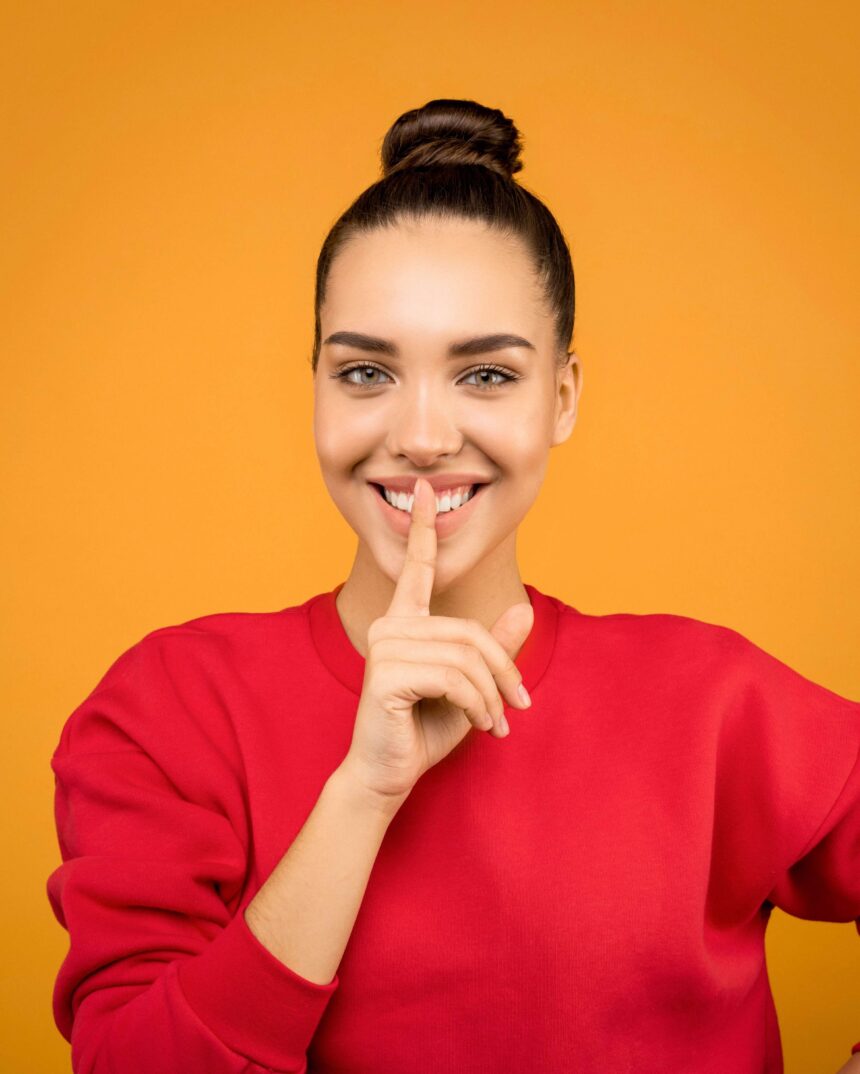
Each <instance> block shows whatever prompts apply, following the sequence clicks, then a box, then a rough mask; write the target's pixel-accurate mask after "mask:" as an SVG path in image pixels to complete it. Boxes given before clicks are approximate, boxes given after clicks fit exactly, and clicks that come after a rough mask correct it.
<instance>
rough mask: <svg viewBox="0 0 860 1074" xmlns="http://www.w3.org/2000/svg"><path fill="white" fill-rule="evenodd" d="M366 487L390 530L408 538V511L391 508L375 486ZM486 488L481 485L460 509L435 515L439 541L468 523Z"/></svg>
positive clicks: (409, 521)
mask: <svg viewBox="0 0 860 1074" xmlns="http://www.w3.org/2000/svg"><path fill="white" fill-rule="evenodd" d="M367 487H368V488H369V489H370V491H371V493H372V494H373V498H374V499H375V500H376V502H377V503H378V504H379V508H380V510H381V511H382V514H383V517H384V518H385V521H386V522H387V523H388V525H389V526H390V527H391V529H392V530H394V532H395V533H396V534H398V535H399V536H401V537H408V536H409V526H410V525H411V523H412V515H411V514H410V513H409V512H408V511H400V510H398V509H397V508H396V507H392V506H391V504H390V503H389V502H388V500H386V499H385V497H384V496H382V495H381V494H380V492H379V490H378V489H377V487H376V486H375V485H370V484H369V485H368V486H367ZM488 487H489V486H488V485H481V487H480V488H479V489H478V491H477V492H476V493H475V495H474V496H472V497H471V498H470V499H469V500H468V501H467V502H466V503H464V504H463V506H462V507H458V508H457V509H456V511H445V512H443V513H441V514H439V513H437V515H436V536H437V537H438V538H439V539H440V540H441V539H442V538H444V537H448V536H449V535H450V534H452V533H455V532H456V531H457V530H458V529H460V527H461V526H464V525H465V524H466V523H467V522H468V521H469V519H470V518H471V517H472V515H473V514H474V511H475V503H476V501H478V500H480V499H482V498H483V495H484V493H485V492H486V490H487V488H488Z"/></svg>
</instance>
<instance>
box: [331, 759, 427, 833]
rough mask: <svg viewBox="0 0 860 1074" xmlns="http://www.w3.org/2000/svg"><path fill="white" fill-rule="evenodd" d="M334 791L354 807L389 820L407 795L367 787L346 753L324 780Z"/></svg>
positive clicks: (395, 813) (407, 793)
mask: <svg viewBox="0 0 860 1074" xmlns="http://www.w3.org/2000/svg"><path fill="white" fill-rule="evenodd" d="M326 783H327V785H331V787H332V788H333V790H335V792H336V793H338V794H340V795H343V796H344V797H345V798H346V799H347V800H348V801H349V802H350V803H351V804H352V806H353V807H354V808H356V809H358V810H362V811H368V812H370V813H372V814H375V815H379V816H381V817H382V818H383V819H384V820H386V821H391V820H393V819H394V817H395V816H396V815H397V811H398V810H399V809H400V807H401V806H402V805H403V803H404V802H405V801H406V799H407V798H408V797H409V792H406V793H405V794H383V793H382V792H381V791H377V790H374V789H373V788H371V787H369V786H368V785H367V784H366V783H365V782H364V781H363V780H362V779H361V775H360V773H359V772H358V770H357V768H356V767H355V764H354V762H353V761H352V759H351V758H350V755H349V754H347V755H346V757H344V759H343V760H342V761H341V763H340V764H339V765H338V767H337V768H336V769H335V770H334V771H333V772H332V774H331V775H330V776H329V778H328V780H327V781H326Z"/></svg>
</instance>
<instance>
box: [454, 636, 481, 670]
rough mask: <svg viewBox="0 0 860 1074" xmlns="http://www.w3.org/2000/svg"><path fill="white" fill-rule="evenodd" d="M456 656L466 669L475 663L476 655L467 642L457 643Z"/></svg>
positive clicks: (472, 647)
mask: <svg viewBox="0 0 860 1074" xmlns="http://www.w3.org/2000/svg"><path fill="white" fill-rule="evenodd" d="M457 655H458V657H459V658H460V660H461V661H462V662H463V663H464V664H465V665H466V666H467V667H468V666H471V665H473V664H474V663H475V657H476V656H477V655H478V654H477V653H476V652H475V648H474V646H472V645H470V644H469V643H468V642H467V641H462V642H458V643H457Z"/></svg>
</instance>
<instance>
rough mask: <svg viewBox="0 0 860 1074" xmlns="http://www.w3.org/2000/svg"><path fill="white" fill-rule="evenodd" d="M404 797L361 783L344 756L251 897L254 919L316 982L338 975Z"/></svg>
mask: <svg viewBox="0 0 860 1074" xmlns="http://www.w3.org/2000/svg"><path fill="white" fill-rule="evenodd" d="M399 804H402V803H397V802H390V803H384V802H382V801H381V800H379V799H377V798H375V797H373V796H369V795H368V794H367V793H366V792H363V791H361V790H360V788H359V786H358V784H357V782H356V781H354V780H353V779H352V778H351V776H350V772H349V769H348V768H347V767H346V766H345V765H343V764H342V765H341V766H340V767H339V768H337V769H335V771H334V772H333V773H332V774H331V776H329V778H328V780H327V781H326V783H325V785H324V787H323V789H322V792H321V793H320V796H319V798H318V799H317V802H316V805H315V806H314V808H313V810H312V811H311V813H310V815H309V816H308V818H307V820H306V821H305V823H304V826H303V827H302V829H301V831H300V832H299V834H298V835H297V836H296V838H295V839H294V841H293V842H292V844H291V845H290V847H289V849H288V850H287V851H286V853H285V854H284V856H283V857H282V858H281V860H280V861H279V862H278V864H277V865H276V866H275V868H274V869H273V870H272V872H271V874H270V875H269V877H268V878H267V880H266V881H265V883H264V884H263V885H262V886H261V888H260V890H259V891H258V892H257V894H256V895H255V896H254V898H253V899H252V900H251V902H249V903H248V905H247V907H246V908H245V920H246V922H247V923H248V927H249V928H250V930H251V931H252V932H253V933H254V935H255V936H256V937H257V939H258V940H259V941H260V943H262V944H263V945H264V946H265V947H266V948H268V950H269V951H271V953H272V954H273V955H274V956H275V957H276V958H277V959H279V960H280V961H281V962H283V963H284V964H285V965H286V966H287V967H289V969H291V970H292V971H293V972H294V973H296V974H298V975H299V976H301V977H304V978H306V979H307V980H309V981H313V982H315V983H317V984H328V983H329V982H330V981H331V980H332V979H333V978H334V976H335V974H336V973H337V968H338V966H339V965H340V961H341V958H342V957H343V952H344V950H345V949H346V945H347V942H348V941H349V937H350V934H351V933H352V929H353V926H354V924H355V919H356V917H357V916H358V909H359V907H360V906H361V902H362V899H363V898H364V893H365V890H366V889H367V882H368V879H369V878H370V872H371V869H372V868H373V863H374V862H375V861H376V856H377V854H378V853H379V848H380V846H381V845H382V840H383V838H384V837H385V833H386V831H387V830H388V825H389V824H390V823H391V821H392V819H393V818H394V816H395V815H396V812H397V809H398V808H399Z"/></svg>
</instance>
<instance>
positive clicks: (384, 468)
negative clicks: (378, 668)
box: [314, 220, 582, 657]
mask: <svg viewBox="0 0 860 1074" xmlns="http://www.w3.org/2000/svg"><path fill="white" fill-rule="evenodd" d="M320 323H321V339H322V340H325V339H326V338H327V337H328V336H329V335H330V334H332V333H333V332H337V331H352V332H362V333H366V334H368V335H373V336H377V337H381V338H383V339H386V340H391V341H392V342H394V343H395V344H396V346H397V348H398V352H399V353H398V356H397V357H393V356H390V355H383V354H378V353H376V354H372V353H368V352H367V351H364V350H358V349H356V348H354V347H349V346H346V345H344V344H326V343H323V345H322V347H321V349H320V357H319V363H318V365H317V369H316V372H315V376H314V438H315V445H316V451H317V457H318V459H319V463H320V468H321V472H322V476H323V480H324V481H325V484H326V487H327V488H328V490H329V493H330V495H331V497H332V499H333V500H334V503H335V504H336V506H337V508H338V510H339V511H340V512H341V514H342V515H343V517H344V518H345V519H346V521H347V523H348V524H349V526H350V527H351V528H352V529H353V530H354V531H355V533H356V534H357V536H358V548H357V551H356V555H355V559H354V562H353V564H352V568H351V570H350V573H349V576H348V578H347V579H346V581H345V583H344V585H343V588H342V589H341V591H340V593H339V595H338V599H337V610H338V614H339V615H340V618H341V620H342V622H343V625H344V628H345V630H346V633H347V635H348V637H349V639H350V641H351V642H352V644H353V645H354V646H355V648H356V649H357V650H358V651H359V652H360V653H361V654H362V656H364V657H366V656H367V642H366V638H367V631H368V628H369V626H370V624H371V623H372V622H373V620H374V619H377V618H379V617H381V616H383V615H385V613H386V610H387V608H388V607H389V605H390V603H391V600H392V598H393V595H394V591H395V588H396V584H397V579H398V577H399V575H400V573H401V571H402V568H403V564H404V562H405V557H406V543H407V542H406V537H405V536H404V537H401V536H399V535H397V534H396V533H394V532H393V531H392V530H391V529H390V528H389V527H388V525H387V524H386V522H385V520H384V519H383V517H382V515H381V512H380V510H379V506H378V505H377V504H376V503H375V502H374V497H377V496H378V493H377V492H376V491H375V490H374V489H373V488H372V487H371V486H370V485H368V484H367V480H368V479H369V478H371V477H378V476H388V475H392V474H398V475H407V474H414V475H419V476H431V475H436V474H442V473H446V472H447V473H450V472H454V471H458V472H470V473H477V474H480V475H482V476H484V477H486V478H489V479H490V480H491V481H492V484H491V485H490V486H489V487H488V488H486V489H485V490H484V491H483V492H482V493H481V498H482V499H483V501H484V502H483V503H480V502H478V503H476V504H475V511H474V513H473V515H472V517H471V518H470V519H469V520H468V521H467V522H466V523H465V525H463V526H462V527H461V528H460V529H459V530H458V531H457V532H455V533H453V534H451V535H450V536H449V537H448V538H446V539H440V540H439V542H438V549H437V566H436V573H435V579H434V583H433V592H432V595H431V599H430V614H431V615H444V616H456V617H460V618H466V619H475V620H477V621H478V622H479V623H481V624H482V625H483V626H484V627H486V628H487V629H488V630H489V629H490V627H491V626H492V624H493V623H494V622H495V621H496V620H497V619H498V618H499V616H500V615H501V614H502V613H503V612H504V611H505V610H506V609H507V608H508V607H510V605H512V604H516V603H521V602H523V601H525V602H526V603H527V602H528V594H527V593H526V591H525V588H524V587H523V583H522V579H521V577H520V572H519V567H518V564H517V557H516V537H517V527H518V526H519V524H520V522H521V521H522V519H523V518H524V517H525V515H526V514H527V512H528V510H529V508H530V507H531V505H532V504H533V503H534V501H535V499H536V498H537V495H538V492H539V490H540V487H541V484H542V482H543V478H544V474H545V472H546V468H547V464H548V461H549V452H550V449H551V448H552V447H555V446H557V445H559V444H562V443H563V442H564V441H566V440H567V438H568V437H569V436H570V434H571V432H572V431H573V427H574V424H575V422H576V414H577V403H578V400H579V396H580V393H581V391H582V370H581V365H580V362H579V359H578V358H577V356H576V355H575V354H574V353H573V352H570V353H568V354H566V355H565V356H564V359H565V364H564V365H563V366H560V365H559V362H558V360H557V353H556V350H555V343H554V338H553V334H554V324H553V317H552V313H551V311H550V310H549V308H548V307H547V306H546V305H545V303H544V300H543V298H542V295H541V293H540V289H539V287H538V283H537V279H536V277H535V275H534V270H533V269H532V266H531V263H530V260H529V257H528V255H527V253H526V251H525V249H524V247H523V246H522V245H521V244H520V243H519V241H517V240H516V239H513V238H511V237H507V236H504V235H502V234H501V233H500V232H498V231H497V230H494V229H491V228H488V227H486V226H484V225H483V224H480V223H477V222H474V221H466V220H455V221H450V220H449V221H439V220H424V221H409V222H406V221H404V222H401V223H399V224H398V225H397V226H396V227H393V228H386V229H377V230H375V231H373V232H370V233H366V234H364V235H361V236H359V237H358V238H356V239H354V240H353V241H352V242H351V243H350V244H349V245H347V246H346V247H345V248H344V249H342V251H341V252H340V254H339V255H338V256H337V258H336V259H335V261H334V263H333V265H332V268H331V272H330V276H329V281H328V289H327V294H326V300H325V303H324V305H323V307H322V308H321V310H320ZM500 332H504V333H515V334H516V335H519V336H522V337H524V338H525V339H526V340H528V341H529V342H531V343H532V344H533V345H534V348H535V349H534V350H529V349H526V348H506V349H505V350H501V351H492V352H489V353H486V354H479V355H471V356H464V357H459V358H456V359H450V358H448V356H447V349H448V346H449V345H450V344H451V343H454V342H457V341H462V340H465V339H469V338H472V337H475V336H480V335H489V334H494V333H500ZM365 362H370V363H373V365H375V366H378V367H380V369H381V372H374V371H373V370H369V369H366V368H365V369H364V370H361V369H354V371H353V372H352V373H351V374H349V375H348V376H347V377H344V378H342V379H339V380H338V379H334V377H333V376H332V375H331V374H332V373H333V372H334V371H336V370H337V369H338V368H339V367H343V366H345V365H347V364H360V363H365ZM485 363H491V364H493V365H497V366H499V367H501V368H502V369H504V370H505V371H506V372H508V373H510V374H513V375H515V376H517V377H518V379H516V380H508V379H507V377H506V376H504V375H501V374H498V373H492V372H490V373H487V372H483V373H476V372H475V369H476V367H478V366H480V365H482V364H485ZM470 374H471V375H470Z"/></svg>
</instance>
